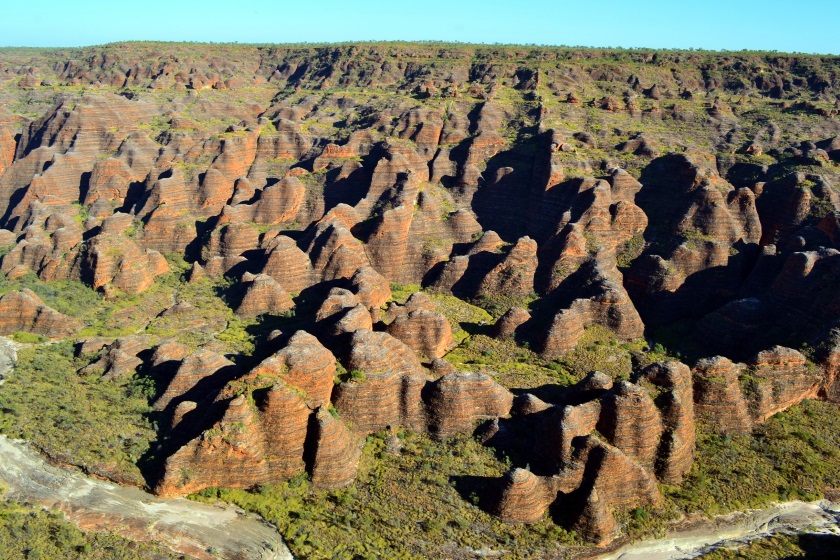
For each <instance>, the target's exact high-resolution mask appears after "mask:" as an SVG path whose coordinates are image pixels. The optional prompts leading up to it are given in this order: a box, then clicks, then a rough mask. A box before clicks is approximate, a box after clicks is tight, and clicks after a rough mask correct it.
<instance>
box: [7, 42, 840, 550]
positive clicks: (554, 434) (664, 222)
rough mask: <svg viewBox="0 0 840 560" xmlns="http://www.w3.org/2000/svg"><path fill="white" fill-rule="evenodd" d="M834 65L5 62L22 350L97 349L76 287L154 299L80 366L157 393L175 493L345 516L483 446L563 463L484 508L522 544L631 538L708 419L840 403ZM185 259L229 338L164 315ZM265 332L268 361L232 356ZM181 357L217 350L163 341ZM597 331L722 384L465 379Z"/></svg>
mask: <svg viewBox="0 0 840 560" xmlns="http://www.w3.org/2000/svg"><path fill="white" fill-rule="evenodd" d="M628 60H629V61H630V63H626V62H625V61H628ZM430 61H434V62H430ZM835 62H836V61H835V60H834V59H832V58H831V57H809V58H807V59H803V58H801V57H798V56H792V55H791V56H788V55H781V54H778V53H773V54H772V55H759V54H750V53H737V54H733V53H727V54H721V55H718V54H708V53H705V54H703V55H702V56H700V55H698V56H694V55H691V56H689V55H686V53H669V52H657V53H650V52H645V51H634V52H628V53H613V52H611V51H610V52H607V51H604V52H594V51H587V50H580V49H544V48H492V49H485V48H483V47H473V46H451V45H450V46H438V45H431V44H429V45H379V44H369V45H341V46H320V47H314V46H313V47H300V46H295V47H288V46H265V47H251V46H218V45H216V46H214V47H213V48H212V49H211V48H207V49H203V48H200V49H196V48H194V47H184V46H178V45H166V46H162V45H154V44H146V43H142V44H136V45H134V44H133V45H129V46H127V45H105V46H101V47H91V48H88V49H77V50H28V51H26V52H25V53H23V54H21V53H20V52H17V51H4V52H3V53H1V54H0V85H2V86H3V87H2V88H0V106H2V107H3V108H2V109H0V254H2V255H3V256H2V260H1V261H0V273H2V274H3V275H5V281H6V282H7V283H8V288H7V292H6V293H5V294H4V295H3V296H2V297H0V333H3V334H13V333H15V332H17V331H24V332H30V333H34V334H40V335H43V336H46V337H49V338H66V337H71V336H74V335H75V334H76V333H78V332H79V331H80V330H81V329H82V326H83V325H82V323H81V322H80V321H79V320H78V318H73V317H68V316H65V315H63V314H62V313H59V312H58V311H56V310H55V309H51V308H50V307H49V306H47V305H45V304H44V302H42V301H41V300H40V299H39V298H38V297H37V296H35V294H34V293H33V292H31V291H28V290H26V289H22V288H23V287H25V286H33V284H32V283H38V282H43V283H46V284H38V289H37V290H36V291H38V293H43V294H45V295H44V298H45V299H46V300H47V301H48V302H51V301H55V302H56V305H55V307H57V308H60V309H64V307H62V306H61V305H59V303H58V302H59V300H58V299H55V300H53V299H50V298H51V297H52V296H50V297H47V295H46V294H49V293H52V292H49V291H46V290H51V289H53V288H55V290H56V292H55V293H59V292H61V290H63V289H65V288H66V287H68V286H71V287H72V286H74V284H72V283H73V282H83V283H85V284H86V285H88V286H90V287H92V288H93V289H95V290H97V291H98V292H99V293H100V294H101V295H102V296H103V297H104V298H107V300H109V304H110V302H113V303H114V309H115V311H114V315H115V316H118V317H122V315H121V314H123V313H125V314H128V313H129V312H128V311H126V310H125V309H122V308H121V306H122V304H123V303H124V302H127V301H129V300H131V298H146V297H147V296H148V300H147V299H142V301H144V302H146V301H153V300H154V303H150V304H148V305H145V304H143V307H144V309H142V310H139V311H137V314H138V315H142V317H141V319H143V320H145V321H146V323H144V321H143V320H140V319H138V321H136V322H134V323H132V327H131V328H132V329H137V330H138V331H137V335H136V336H124V337H122V338H120V339H118V340H111V339H109V340H95V339H86V340H84V341H80V346H79V348H80V350H79V356H80V359H81V358H84V357H85V356H92V354H93V353H94V352H100V354H99V357H98V358H97V359H96V361H93V363H91V364H89V365H88V366H87V367H86V368H85V369H84V373H85V374H100V375H102V376H104V379H103V380H102V382H111V381H112V380H115V379H116V378H121V377H127V376H131V375H133V374H134V372H141V373H143V374H149V375H151V376H152V377H153V378H155V379H156V380H159V381H160V385H161V387H160V394H159V395H158V396H157V398H156V401H155V403H154V408H155V409H156V410H157V411H158V412H159V413H161V415H162V416H163V417H164V421H163V422H161V424H160V425H161V426H162V428H161V432H162V433H161V434H160V435H161V442H162V443H161V449H160V450H159V451H156V452H155V453H156V455H159V456H160V457H161V458H162V463H163V464H162V465H161V473H160V476H159V478H158V479H156V480H154V481H150V485H153V486H156V488H157V490H158V491H159V492H160V493H163V494H167V495H176V494H184V493H187V492H191V491H196V490H199V489H201V488H204V487H207V486H217V485H221V486H234V487H243V488H244V487H251V486H254V485H255V484H262V483H272V482H279V481H283V480H287V479H289V478H290V477H292V476H295V475H296V474H299V473H301V472H307V473H309V475H310V476H311V478H312V482H313V484H314V485H316V486H319V487H323V488H338V487H341V486H344V485H347V484H350V483H351V482H352V480H353V478H354V476H355V473H356V470H357V468H358V462H359V460H360V449H361V447H360V445H361V442H362V441H363V440H364V436H366V435H368V434H371V433H374V432H380V431H382V430H386V429H388V428H390V429H391V433H392V437H396V436H395V435H393V434H394V433H395V432H396V431H397V430H398V429H399V428H400V427H404V428H409V429H412V430H418V431H424V432H427V433H429V434H431V435H433V436H434V437H438V438H446V437H450V436H452V435H455V434H459V433H471V432H473V431H474V430H475V429H476V427H477V425H479V424H481V427H480V429H479V433H481V434H482V438H483V440H485V441H486V442H488V444H489V445H493V446H496V447H497V448H500V449H504V448H508V447H509V448H512V451H515V453H513V454H512V455H511V456H514V457H523V458H526V459H525V461H526V462H525V463H523V464H517V465H516V466H517V467H524V466H526V465H528V464H530V465H531V466H532V467H533V471H530V470H528V469H523V468H518V469H517V470H514V471H512V472H511V473H509V475H508V476H506V477H505V478H504V479H503V480H501V481H498V484H497V486H498V487H497V489H496V490H497V492H493V493H491V494H493V495H492V496H488V497H486V498H487V499H486V500H485V501H486V503H483V505H485V506H486V507H487V508H488V509H490V510H491V511H493V512H494V513H496V514H497V515H499V516H501V517H502V518H504V519H507V520H509V521H516V522H533V521H536V520H538V519H540V518H541V517H542V516H543V515H544V514H545V513H546V511H551V512H552V515H553V517H554V518H555V519H556V520H557V521H560V522H562V523H564V524H565V525H566V526H567V527H569V528H572V529H575V530H578V531H580V533H581V534H582V535H584V536H585V537H586V538H587V539H590V540H592V541H594V542H598V543H603V542H607V541H608V540H610V539H611V538H613V537H614V536H615V535H616V531H617V527H616V520H615V518H614V517H613V511H614V510H616V509H617V508H632V507H641V506H649V505H654V504H656V503H657V502H658V500H659V496H658V493H657V491H656V482H661V483H665V484H679V483H680V482H681V481H682V479H683V477H684V476H685V475H686V473H687V472H688V471H689V469H690V468H691V464H692V461H693V454H694V447H695V430H694V428H695V425H696V424H701V425H702V426H704V428H706V429H710V430H714V431H717V432H744V433H746V432H749V431H750V430H751V429H752V428H753V427H754V426H756V425H757V424H760V423H761V422H764V421H766V420H767V418H769V417H770V416H772V415H773V414H775V413H777V412H779V411H782V410H785V409H787V408H789V407H790V406H793V405H795V404H797V403H799V402H801V401H802V400H803V399H806V398H808V399H811V398H824V399H828V400H831V401H835V402H837V401H840V373H838V372H840V351H838V350H837V348H838V347H840V337H839V336H837V333H838V332H840V322H838V317H840V291H838V289H837V286H838V285H840V196H838V194H837V189H838V184H839V183H840V172H838V171H837V166H836V163H837V162H840V140H838V138H840V121H838V120H837V119H836V118H833V117H836V116H837V111H838V104H837V101H836V98H837V96H838V93H840V78H838V75H837V72H835V71H834V66H835ZM208 88H209V89H213V90H214V91H213V92H212V95H211V94H199V91H200V90H205V89H208ZM359 90H364V93H363V94H362V93H358V91H359ZM677 98H679V99H677ZM15 111H17V112H19V113H20V114H15ZM23 111H26V112H25V113H24V112H23ZM30 111H31V112H33V113H38V114H33V113H30ZM779 112H781V114H783V115H784V119H775V118H774V120H775V121H779V122H771V121H770V120H768V119H767V115H768V114H771V115H775V114H779ZM628 123H629V124H628ZM593 124H595V125H596V126H593ZM164 255H165V256H164ZM181 259H184V260H183V261H181ZM183 262H186V263H187V264H188V269H189V273H188V274H185V275H184V276H185V278H184V280H186V281H189V282H191V283H194V284H192V285H190V286H189V287H188V288H190V290H192V289H198V288H201V289H203V288H207V287H209V286H210V284H211V283H212V284H213V288H214V289H215V290H217V292H214V294H215V293H219V294H222V296H223V301H224V302H225V303H226V304H227V305H229V306H230V307H231V309H232V311H231V312H228V310H226V309H224V310H221V311H220V310H218V309H216V310H205V309H199V308H198V307H200V304H197V305H194V304H192V303H190V302H189V301H188V300H189V298H186V297H183V298H182V297H181V296H180V295H179V293H180V292H179V290H173V291H174V294H173V297H172V299H171V300H170V299H169V298H168V297H160V298H157V299H155V298H156V297H157V296H159V295H160V292H159V291H157V290H158V288H161V285H160V284H159V285H155V283H156V282H160V283H161V284H162V287H163V288H164V289H171V288H172V286H173V285H174V284H175V283H176V282H177V281H179V280H181V279H182V278H181V274H182V272H183V269H184V268H187V267H185V266H183V265H176V266H172V267H171V269H170V263H172V264H175V263H183ZM53 282H56V283H55V284H50V283H53ZM409 286H411V287H409ZM41 287H43V288H44V290H45V291H40V288H41ZM392 289H393V290H394V291H393V293H392ZM190 290H187V289H186V288H184V291H185V292H187V291H190ZM406 291H413V292H415V293H414V294H413V295H411V296H410V297H409V298H408V299H407V301H406V302H405V303H404V304H398V303H396V302H394V301H391V300H392V296H393V295H394V294H405V293H406ZM433 293H434V294H438V295H439V296H440V297H438V296H434V295H432V294H433ZM59 295H60V294H59ZM452 296H456V297H458V298H460V299H462V300H468V301H469V302H470V303H472V304H475V305H479V306H481V307H483V308H484V309H485V310H486V311H488V312H490V313H491V315H492V316H493V317H495V318H498V319H497V320H496V322H495V325H491V324H490V323H492V322H491V321H488V320H487V315H483V314H481V313H479V312H478V311H477V310H475V309H473V308H470V307H468V306H466V305H464V304H463V302H460V303H459V302H455V301H453V300H452V299H451V297H452ZM103 305H104V303H103ZM145 307H147V308H145ZM132 312H133V311H132ZM233 312H235V313H236V315H237V317H233V316H232V314H231V313H233ZM146 327H148V328H147V332H145V333H144V332H142V331H143V329H144V328H146ZM240 327H241V328H244V329H245V332H246V333H247V335H248V336H251V335H253V336H254V337H255V338H254V340H255V342H256V348H255V349H254V351H253V353H252V354H250V355H248V356H245V355H239V353H238V352H239V351H238V350H237V351H232V350H231V349H232V347H233V345H232V343H231V338H232V335H234V334H235V333H237V332H241V331H238V330H237V329H238V328H240ZM171 331H176V332H177V331H181V333H183V332H188V333H190V334H195V335H196V336H190V337H186V338H184V339H183V340H193V339H196V338H200V339H201V340H202V342H201V343H200V344H195V345H193V347H191V348H190V347H187V346H185V345H184V344H181V343H178V342H174V341H173V340H171V339H164V340H158V339H154V340H153V338H154V337H156V336H158V335H160V336H167V337H168V336H170V335H171V334H172V332H171ZM453 331H454V334H453ZM269 332H270V334H268V333H269ZM593 332H594V333H605V334H604V337H606V338H610V339H611V340H610V341H609V343H610V344H611V343H612V339H613V338H614V339H615V340H616V341H617V342H618V344H622V343H630V344H631V345H630V346H625V347H624V348H621V347H618V348H621V352H622V353H624V355H625V357H626V356H627V354H630V353H631V352H633V353H634V354H633V357H635V358H638V359H636V360H634V361H633V363H637V364H638V363H645V364H646V363H647V361H648V360H647V358H645V356H641V355H639V354H636V352H639V350H636V349H638V348H640V347H641V343H642V342H643V341H644V339H647V340H651V338H653V339H655V340H653V342H662V341H660V340H658V339H657V337H659V335H660V333H663V332H667V333H671V334H673V335H674V336H673V338H675V340H673V341H670V342H672V343H673V345H674V346H675V348H673V350H678V351H680V352H681V353H682V355H684V356H687V357H690V359H691V362H692V363H693V367H692V368H691V369H689V368H688V367H687V366H686V365H684V364H681V363H678V362H665V363H656V364H654V365H651V366H649V367H647V368H644V369H641V371H639V369H640V368H637V369H636V370H635V371H634V372H633V374H632V375H630V376H629V378H628V377H622V379H629V380H625V381H619V382H614V381H613V379H612V378H610V377H609V376H607V375H605V374H603V373H598V372H588V375H587V377H586V378H585V379H583V380H582V381H581V382H580V383H578V384H577V385H576V386H574V387H571V388H567V387H557V386H554V384H553V382H551V381H550V380H549V381H548V382H546V383H544V385H543V386H542V387H540V388H535V389H534V390H533V392H534V394H529V393H527V392H523V391H521V390H519V391H518V390H517V389H516V388H515V387H503V386H502V385H501V384H500V383H499V382H498V381H497V379H499V380H502V381H504V382H505V383H509V380H510V379H511V378H513V376H511V375H509V374H501V375H499V376H496V374H495V373H494V372H492V371H488V372H483V373H471V372H462V371H458V369H459V368H456V367H454V366H453V365H452V364H463V363H464V361H463V359H462V358H463V356H460V355H453V356H450V357H449V360H447V358H446V357H447V355H448V353H449V352H451V351H452V349H453V347H454V346H455V343H456V338H457V340H459V341H461V340H463V342H462V344H463V345H464V348H462V349H461V350H464V351H469V350H470V348H469V347H468V346H469V345H470V344H472V338H471V337H476V336H478V335H489V336H493V337H495V338H496V339H497V340H495V341H492V342H493V343H494V344H498V345H499V348H504V349H505V352H510V353H511V354H513V352H514V351H513V350H510V349H512V348H513V345H519V347H520V348H519V349H517V350H516V351H515V352H516V355H515V356H513V355H511V356H497V357H498V358H499V359H502V358H504V359H505V360H506V361H511V362H512V361H513V360H514V359H519V357H520V351H521V350H525V347H526V345H527V348H528V350H529V352H530V351H531V350H533V351H536V352H538V353H539V354H540V356H539V359H540V360H541V361H542V364H543V365H547V366H548V365H550V366H551V367H555V365H554V364H552V363H551V362H552V361H553V360H560V361H561V362H562V361H563V360H566V359H567V358H568V359H573V358H574V356H575V354H574V353H575V352H576V351H578V350H580V351H582V352H585V351H588V350H590V349H589V348H582V347H581V340H586V339H584V337H585V336H587V335H589V334H591V333H593ZM161 333H165V334H164V335H161ZM589 338H591V337H589ZM602 342H603V341H601V340H598V341H596V342H595V343H593V346H598V343H602ZM195 346H198V347H195ZM630 348H633V349H634V350H628V349H630ZM793 348H801V349H803V350H802V351H801V352H800V351H797V350H793ZM595 350H597V348H595ZM616 352H619V350H618V349H617V350H616ZM521 355H522V356H526V355H531V354H529V353H527V352H522V354H521ZM570 356H571V358H570ZM456 358H458V359H457V360H456ZM508 358H510V360H508ZM91 360H92V358H91ZM628 361H630V360H629V358H628ZM474 363H476V365H482V364H478V361H477V360H476V362H474ZM237 364H239V365H237ZM244 364H248V365H247V366H246V365H244ZM814 364H818V365H814ZM557 365H560V366H562V365H563V364H562V363H558V364H557ZM427 366H428V367H429V369H426V367H427ZM460 367H463V366H460ZM599 367H600V366H599ZM601 369H605V368H601ZM488 370H489V368H488ZM585 373H587V372H581V374H582V375H583V374H585ZM505 380H507V381H505ZM514 394H516V395H517V396H516V397H515V398H514V396H513V395H514ZM522 434H524V436H523V435H522ZM392 443H393V441H392ZM398 448H399V445H396V444H395V445H392V446H390V447H389V449H390V450H391V451H393V452H399V451H398ZM394 449H396V450H397V451H394ZM556 512H565V515H559V514H557V513H556Z"/></svg>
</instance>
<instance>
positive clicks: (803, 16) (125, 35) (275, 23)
mask: <svg viewBox="0 0 840 560" xmlns="http://www.w3.org/2000/svg"><path fill="white" fill-rule="evenodd" d="M838 24H840V0H812V1H808V0H800V1H799V2H793V1H790V0H787V1H782V0H763V1H754V0H746V1H739V0H729V1H723V0H707V1H705V2H692V1H690V0H636V1H633V0H621V1H613V0H592V1H589V2H587V1H585V0H575V1H569V0H519V1H499V0H483V1H476V0H412V1H410V2H404V1H396V0H392V1H390V2H388V1H387V0H384V1H383V0H380V1H371V0H356V1H352V0H344V1H336V0H293V1H289V0H273V1H271V0H225V1H217V0H204V1H194V0H187V1H180V0H168V1H162V0H133V1H132V0H110V1H107V2H106V1H101V0H29V1H27V0H0V45H1V46H81V45H94V44H102V43H109V42H114V41H123V40H155V41H157V40H160V41H214V42H233V41H236V42H240V43H285V42H336V41H364V40H403V41H413V40H446V41H461V42H470V43H522V44H530V43H536V44H549V45H572V46H575V45H582V46H596V47H652V48H702V49H714V50H724V49H725V50H741V49H752V50H778V51H787V52H816V53H831V54H840V33H838V32H837V26H838Z"/></svg>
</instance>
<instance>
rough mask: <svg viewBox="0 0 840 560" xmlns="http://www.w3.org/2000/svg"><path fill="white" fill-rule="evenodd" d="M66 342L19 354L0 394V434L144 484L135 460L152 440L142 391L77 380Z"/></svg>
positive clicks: (135, 384) (96, 379) (117, 382)
mask: <svg viewBox="0 0 840 560" xmlns="http://www.w3.org/2000/svg"><path fill="white" fill-rule="evenodd" d="M87 363H88V362H87V361H83V360H79V359H77V358H74V356H73V346H72V344H71V343H70V342H69V341H64V342H60V343H57V344H46V345H41V346H29V347H24V348H21V349H20V351H19V352H18V364H17V367H16V368H15V370H14V372H13V373H12V374H11V375H9V376H8V378H7V380H6V383H5V384H4V385H3V390H2V391H0V432H2V433H4V434H6V435H8V436H9V437H12V438H19V439H24V440H27V441H30V442H32V443H33V444H35V445H36V446H37V447H38V448H40V449H41V450H43V452H44V453H46V454H47V455H48V456H50V457H51V458H53V459H54V460H57V461H62V462H67V463H72V464H74V465H78V466H80V467H82V468H83V469H85V470H86V471H90V472H94V473H99V474H102V475H104V476H109V477H113V478H115V479H117V480H123V481H125V482H129V483H133V484H139V485H142V484H143V483H144V480H143V477H142V476H141V474H140V470H139V469H138V468H137V465H136V463H137V461H138V460H139V459H140V457H141V456H142V455H143V454H144V453H145V452H146V450H147V449H148V448H149V442H150V441H152V440H154V439H155V438H156V434H155V430H154V429H153V426H152V425H151V423H150V422H149V420H148V418H147V414H148V413H149V412H151V409H150V407H149V404H148V397H147V394H146V388H145V387H144V385H143V384H142V383H141V382H139V381H138V380H135V379H133V378H129V379H114V380H111V381H103V380H102V379H101V378H100V376H99V375H98V374H96V373H92V374H90V375H80V374H78V373H77V371H78V369H79V368H81V367H84V366H85V365H87Z"/></svg>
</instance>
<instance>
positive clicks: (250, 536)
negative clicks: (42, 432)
mask: <svg viewBox="0 0 840 560" xmlns="http://www.w3.org/2000/svg"><path fill="white" fill-rule="evenodd" d="M0 483H2V484H3V486H5V487H6V488H7V489H8V494H7V495H8V496H9V497H11V498H13V499H16V500H18V501H27V502H32V503H40V504H43V505H44V506H46V507H48V508H50V509H54V510H59V511H62V512H64V513H65V514H66V515H67V516H68V517H69V518H70V519H71V520H72V521H74V522H75V523H77V524H78V525H79V526H80V527H81V528H82V529H86V530H94V531H104V532H109V533H116V534H118V535H122V536H125V537H127V538H130V539H133V540H138V541H146V540H154V541H158V542H159V543H161V544H163V545H165V546H167V547H169V548H171V549H172V550H174V551H176V552H179V553H181V554H188V555H190V556H194V557H196V558H200V559H205V558H206V559H208V560H209V559H212V558H224V559H227V560H286V559H291V558H292V555H291V553H290V552H289V549H288V548H287V547H286V545H285V544H284V543H283V539H282V537H281V536H280V534H279V533H278V532H277V531H276V530H275V529H274V527H272V526H271V525H269V524H267V523H265V522H264V521H262V520H261V519H258V518H257V517H255V516H249V515H242V514H241V513H239V512H237V511H236V510H234V509H233V508H229V509H228V508H221V507H215V506H209V505H205V504H200V503H197V502H192V501H189V500H185V499H173V500H164V499H160V498H157V497H155V496H152V495H151V494H147V493H146V492H143V491H142V490H139V489H137V488H130V487H125V486H120V485H118V484H113V483H110V482H105V481H102V480H98V479H95V478H91V477H88V476H85V475H84V474H83V473H81V472H79V471H78V470H75V469H70V468H63V467H57V466H54V465H52V464H50V463H49V462H47V461H46V460H45V459H44V458H43V457H42V456H41V455H40V454H39V453H37V452H36V451H35V450H33V449H31V448H30V447H28V446H26V444H24V443H23V442H19V441H13V440H9V439H8V438H6V437H5V436H0Z"/></svg>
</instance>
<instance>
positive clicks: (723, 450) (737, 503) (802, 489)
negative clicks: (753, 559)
mask: <svg viewBox="0 0 840 560" xmlns="http://www.w3.org/2000/svg"><path fill="white" fill-rule="evenodd" d="M697 430H698V431H697V454H696V458H695V461H694V466H693V467H692V469H691V472H690V473H689V475H688V477H687V479H686V481H685V483H684V484H683V486H682V488H679V489H674V488H668V489H667V490H666V494H667V495H669V496H670V498H671V499H672V500H673V501H674V503H675V504H676V505H677V506H679V507H680V508H681V509H684V510H686V511H689V512H693V511H702V512H704V513H706V514H708V515H717V514H721V513H726V512H729V511H735V510H740V509H745V508H760V507H765V506H767V505H769V504H771V503H773V502H779V501H786V500H797V499H799V500H816V499H819V498H821V497H822V492H823V489H824V488H827V487H837V486H840V411H838V407H837V405H835V404H831V403H826V402H821V401H811V400H809V401H804V402H803V403H801V404H799V405H797V406H794V407H792V408H790V409H788V410H787V411H785V412H781V413H779V414H777V415H775V416H773V417H772V418H770V419H769V420H768V421H767V422H766V423H765V424H763V425H762V426H759V427H758V428H756V429H755V430H754V432H753V433H752V434H751V435H719V434H715V433H711V432H709V431H708V430H707V429H704V427H703V426H702V425H698V428H697Z"/></svg>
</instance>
